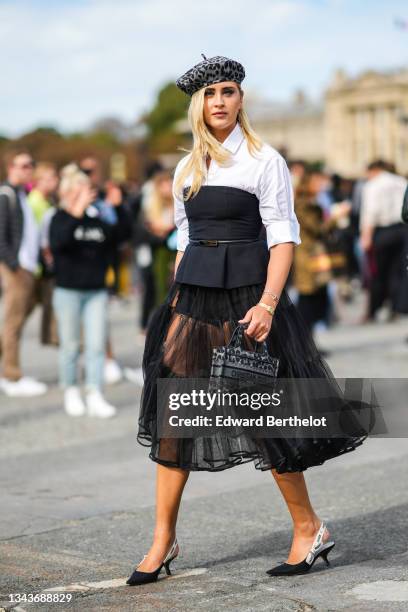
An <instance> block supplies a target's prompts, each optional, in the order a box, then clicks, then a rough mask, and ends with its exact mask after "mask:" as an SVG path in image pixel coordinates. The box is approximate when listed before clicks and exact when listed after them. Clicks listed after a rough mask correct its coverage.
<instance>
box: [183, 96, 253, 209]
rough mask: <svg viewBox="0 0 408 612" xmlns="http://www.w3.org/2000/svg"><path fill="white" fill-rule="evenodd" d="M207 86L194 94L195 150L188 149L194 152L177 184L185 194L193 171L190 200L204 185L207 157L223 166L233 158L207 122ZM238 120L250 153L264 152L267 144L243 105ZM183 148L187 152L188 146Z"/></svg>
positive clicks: (191, 114) (191, 119)
mask: <svg viewBox="0 0 408 612" xmlns="http://www.w3.org/2000/svg"><path fill="white" fill-rule="evenodd" d="M205 89H206V88H205V87H202V88H201V89H199V90H198V91H196V92H195V93H194V94H193V95H192V96H191V102H190V106H189V109H188V122H189V124H190V128H191V131H192V133H193V148H192V150H191V151H188V150H187V151H188V152H189V153H190V159H189V160H188V161H187V163H186V164H185V165H184V167H183V169H182V170H181V171H180V173H179V174H178V176H177V179H176V181H175V185H174V187H175V191H176V193H180V194H181V192H182V189H183V184H184V181H185V179H186V178H187V176H188V175H189V174H190V173H192V182H191V186H190V188H189V190H188V192H187V196H186V198H187V199H188V198H190V197H192V196H194V195H195V194H196V193H197V192H198V191H199V190H200V188H201V185H202V184H203V181H204V172H205V170H204V168H205V164H204V163H203V160H205V159H206V157H207V155H209V156H210V157H211V159H214V160H215V161H216V162H217V164H218V165H220V166H222V165H223V166H225V165H228V162H229V161H230V159H231V153H230V152H229V151H227V150H226V149H224V147H223V146H222V144H221V143H220V142H219V141H218V140H217V139H216V138H215V136H213V134H212V133H211V132H210V130H209V128H208V126H207V124H206V123H205V121H204V92H205ZM238 89H239V91H240V93H241V92H242V90H241V88H240V87H239V86H238ZM237 120H238V123H239V124H240V126H241V129H242V132H243V134H244V136H245V138H246V141H247V144H248V149H249V152H250V154H251V155H254V156H255V155H256V152H258V151H260V149H261V147H262V144H263V143H262V140H261V138H260V137H259V136H258V134H257V133H256V132H255V131H254V130H253V129H252V127H251V124H250V122H249V118H248V115H247V113H246V111H245V109H244V108H243V107H242V106H241V108H240V109H239V112H238V117H237ZM183 150H184V151H186V149H183Z"/></svg>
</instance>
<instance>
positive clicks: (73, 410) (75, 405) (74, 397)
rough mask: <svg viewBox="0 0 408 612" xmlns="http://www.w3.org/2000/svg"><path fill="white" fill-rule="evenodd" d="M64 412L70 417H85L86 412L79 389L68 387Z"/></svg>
mask: <svg viewBox="0 0 408 612" xmlns="http://www.w3.org/2000/svg"><path fill="white" fill-rule="evenodd" d="M64 410H65V412H66V413H67V414H69V416H72V417H78V416H83V415H84V414H85V412H86V409H85V404H84V402H83V401H82V397H81V392H80V390H79V387H74V386H73V387H67V388H66V389H65V393H64Z"/></svg>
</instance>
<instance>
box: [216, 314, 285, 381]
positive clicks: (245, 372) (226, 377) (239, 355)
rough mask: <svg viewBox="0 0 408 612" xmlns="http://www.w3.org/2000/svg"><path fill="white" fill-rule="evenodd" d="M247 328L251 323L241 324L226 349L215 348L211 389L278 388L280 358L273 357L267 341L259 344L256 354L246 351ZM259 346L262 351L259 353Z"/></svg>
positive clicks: (256, 346) (222, 347) (221, 347)
mask: <svg viewBox="0 0 408 612" xmlns="http://www.w3.org/2000/svg"><path fill="white" fill-rule="evenodd" d="M247 326H248V323H242V324H239V325H237V327H236V328H235V330H234V332H233V334H232V336H231V339H230V341H229V343H228V344H227V345H226V346H219V347H216V348H213V351H212V363H211V374H210V389H217V388H218V389H219V388H220V387H228V388H230V387H231V386H238V387H242V386H252V385H259V384H261V385H268V386H269V387H273V386H274V383H275V382H276V378H277V375H278V369H279V359H278V358H277V357H272V356H271V355H270V354H269V352H268V349H267V346H266V342H261V343H258V342H256V343H255V350H254V351H247V350H245V349H244V348H242V341H243V333H244V329H245V328H246V327H247ZM258 345H260V349H261V350H260V351H258V350H257V349H258Z"/></svg>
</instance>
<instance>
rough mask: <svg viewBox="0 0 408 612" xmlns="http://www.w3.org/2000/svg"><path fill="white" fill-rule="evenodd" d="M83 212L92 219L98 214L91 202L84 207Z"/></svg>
mask: <svg viewBox="0 0 408 612" xmlns="http://www.w3.org/2000/svg"><path fill="white" fill-rule="evenodd" d="M85 214H86V216H87V217H91V218H92V219H94V218H95V217H97V216H98V215H99V210H98V209H97V208H96V206H94V205H93V204H91V205H90V206H88V208H87V209H86V211H85Z"/></svg>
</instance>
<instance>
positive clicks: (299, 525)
mask: <svg viewBox="0 0 408 612" xmlns="http://www.w3.org/2000/svg"><path fill="white" fill-rule="evenodd" d="M271 471H272V475H273V477H274V478H275V480H276V483H277V485H278V487H279V489H280V491H281V493H282V495H283V497H284V499H285V502H286V504H287V506H288V509H289V512H290V515H291V517H292V521H293V540H292V547H291V549H290V552H289V556H288V558H287V560H286V561H287V563H300V561H303V559H304V558H305V557H306V555H307V553H308V552H309V550H310V548H311V546H312V544H313V540H314V539H315V537H316V534H317V532H318V530H319V527H320V524H321V522H322V521H321V519H320V518H319V517H318V516H317V515H316V513H315V511H314V509H313V507H312V504H311V503H310V499H309V494H308V491H307V487H306V482H305V478H304V475H303V472H286V473H284V474H278V473H277V472H276V470H274V469H272V470H271ZM329 535H330V533H329V530H328V529H326V531H325V532H324V534H323V541H326V540H327V539H328V538H329Z"/></svg>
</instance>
